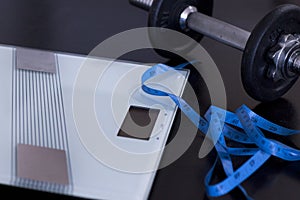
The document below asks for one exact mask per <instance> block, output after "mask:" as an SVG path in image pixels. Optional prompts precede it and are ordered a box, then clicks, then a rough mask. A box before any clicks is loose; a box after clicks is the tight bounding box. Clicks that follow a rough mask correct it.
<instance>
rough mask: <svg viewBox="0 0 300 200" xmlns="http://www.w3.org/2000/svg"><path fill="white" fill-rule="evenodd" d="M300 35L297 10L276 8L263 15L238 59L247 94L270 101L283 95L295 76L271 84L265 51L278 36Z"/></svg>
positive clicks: (266, 52)
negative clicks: (240, 62) (240, 57)
mask: <svg viewBox="0 0 300 200" xmlns="http://www.w3.org/2000/svg"><path fill="white" fill-rule="evenodd" d="M294 33H300V8H299V7H298V6H295V5H283V6H279V7H277V8H276V9H274V10H273V11H271V12H270V13H269V14H268V15H266V16H265V17H264V18H263V19H262V20H261V21H260V22H259V23H258V24H257V26H256V27H255V28H254V30H253V31H252V33H251V36H250V38H249V40H248V42H247V45H246V48H245V51H244V55H243V59H242V70H241V72H242V82H243V85H244V88H245V90H246V91H247V93H248V94H249V95H250V96H251V97H252V98H254V99H256V100H258V101H272V100H275V99H277V98H279V97H281V96H282V95H284V94H285V93H286V92H287V91H288V90H289V89H290V88H291V87H292V86H293V84H294V83H295V82H296V80H297V78H298V77H294V78H292V79H288V80H283V79H282V80H277V81H274V80H273V79H272V78H271V77H268V76H267V73H268V70H269V69H270V66H271V65H272V64H273V63H272V61H271V59H268V52H269V50H270V49H271V48H272V47H273V46H274V45H276V43H277V42H278V39H279V38H280V36H281V35H285V34H294Z"/></svg>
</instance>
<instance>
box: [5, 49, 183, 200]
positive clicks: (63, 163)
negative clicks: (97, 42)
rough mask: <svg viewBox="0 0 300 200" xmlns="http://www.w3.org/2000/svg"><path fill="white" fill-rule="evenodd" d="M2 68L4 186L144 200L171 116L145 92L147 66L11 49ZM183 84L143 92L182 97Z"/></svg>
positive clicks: (169, 77)
mask: <svg viewBox="0 0 300 200" xmlns="http://www.w3.org/2000/svg"><path fill="white" fill-rule="evenodd" d="M0 63H1V67H0V95H1V96H0V127H1V131H0V147H1V151H0V183H1V184H7V185H12V186H18V187H24V188H30V189H36V190H42V191H48V192H54V193H60V194H65V195H72V196H78V197H84V198H93V199H122V200H126V199H128V200H134V199H137V200H140V199H147V198H148V195H149V192H150V189H151V186H152V183H153V180H154V177H155V174H156V169H158V165H159V161H160V159H161V156H162V153H163V149H164V146H165V145H166V141H167V138H168V134H169V132H170V129H171V126H172V123H173V120H174V117H175V114H176V110H177V107H176V105H175V104H174V103H173V102H172V101H171V100H170V99H169V98H166V97H153V96H150V95H148V94H145V93H144V92H143V91H142V90H141V76H142V74H143V73H144V72H145V71H146V70H147V69H149V67H151V66H149V65H143V64H136V63H128V62H120V61H116V62H111V61H110V60H107V59H101V58H87V57H85V56H79V55H70V54H62V53H52V52H42V51H37V50H30V49H24V48H18V47H10V46H0ZM82 73H86V75H88V76H85V77H84V79H81V80H79V78H78V77H80V76H82ZM187 77H188V71H184V70H183V71H180V72H170V73H167V74H165V75H164V76H160V77H156V78H154V79H153V80H150V81H149V83H148V84H153V86H155V87H157V88H161V89H164V90H167V91H171V92H172V93H174V94H176V95H178V96H181V95H182V93H183V90H184V88H185V84H186V82H187ZM92 80H97V81H96V84H94V83H91V82H92ZM91 84H94V86H93V87H91ZM92 110H93V112H92V114H91V113H90V112H89V111H92ZM96 122H97V126H96V125H95V123H96Z"/></svg>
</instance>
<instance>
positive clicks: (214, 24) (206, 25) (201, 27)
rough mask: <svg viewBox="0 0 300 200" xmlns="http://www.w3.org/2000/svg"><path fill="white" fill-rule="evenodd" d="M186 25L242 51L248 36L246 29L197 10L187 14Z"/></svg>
mask: <svg viewBox="0 0 300 200" xmlns="http://www.w3.org/2000/svg"><path fill="white" fill-rule="evenodd" d="M186 26H187V27H188V28H190V29H191V30H193V31H196V32H198V33H201V34H203V35H205V36H207V37H210V38H212V39H214V40H217V41H219V42H221V43H224V44H226V45H229V46H231V47H234V48H236V49H239V50H241V51H244V49H245V46H246V43H247V41H248V39H249V37H250V32H248V31H245V30H243V29H241V28H239V27H236V26H234V25H231V24H229V23H226V22H223V21H221V20H218V19H216V18H213V17H210V16H207V15H204V14H202V13H199V12H194V13H191V14H190V15H188V17H187V20H186Z"/></svg>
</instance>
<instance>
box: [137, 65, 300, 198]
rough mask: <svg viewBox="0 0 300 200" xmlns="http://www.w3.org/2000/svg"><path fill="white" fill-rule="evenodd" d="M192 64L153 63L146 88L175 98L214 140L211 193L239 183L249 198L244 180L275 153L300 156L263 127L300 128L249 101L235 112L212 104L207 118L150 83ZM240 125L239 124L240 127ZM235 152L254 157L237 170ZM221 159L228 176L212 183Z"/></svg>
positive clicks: (284, 131)
mask: <svg viewBox="0 0 300 200" xmlns="http://www.w3.org/2000/svg"><path fill="white" fill-rule="evenodd" d="M188 64H189V63H184V64H181V65H178V66H176V67H169V66H167V65H164V64H157V65H155V66H153V67H151V68H150V69H148V70H147V71H146V72H145V73H144V74H143V76H142V89H143V91H144V92H146V93H148V94H150V95H154V96H166V97H169V98H171V99H172V100H173V101H174V102H175V103H176V105H177V106H178V108H179V109H180V110H181V111H182V112H183V113H184V114H185V115H186V116H187V117H188V118H189V119H190V120H191V121H192V122H193V124H194V125H195V126H197V127H198V129H199V130H200V131H201V132H202V133H203V134H205V135H207V136H209V137H210V138H211V139H212V140H213V142H214V144H215V149H216V151H217V153H218V156H217V159H216V161H215V163H214V164H213V166H212V168H211V169H210V170H209V172H208V173H207V175H206V178H205V187H206V192H207V195H208V196H211V197H219V196H223V195H225V194H227V193H229V192H230V191H231V190H233V189H234V188H236V187H238V188H239V189H240V190H241V191H242V192H243V194H244V195H245V197H246V198H247V199H251V197H250V196H249V195H248V194H247V192H246V190H245V189H244V188H243V187H242V186H241V183H242V182H244V181H245V180H246V179H247V178H248V177H249V176H251V175H252V174H253V173H254V172H255V171H256V170H257V169H259V168H260V167H261V166H262V165H263V164H264V163H265V162H266V161H267V160H268V159H269V158H270V157H271V156H275V157H278V158H281V159H283V160H287V161H299V160H300V150H297V149H294V148H292V147H289V146H287V145H285V144H283V143H281V142H279V141H276V140H273V139H268V138H266V137H265V135H264V133H263V131H262V130H264V131H268V132H270V133H273V134H277V135H281V136H289V135H294V134H299V133H300V131H297V130H292V129H288V128H285V127H282V126H279V125H277V124H275V123H272V122H270V121H268V120H266V119H264V118H263V117H261V116H259V115H257V114H255V113H254V112H253V111H251V110H250V109H249V108H248V107H247V106H245V105H242V106H241V107H240V108H239V109H237V110H236V112H235V113H232V112H229V111H226V110H224V109H221V108H218V107H216V106H211V107H210V108H209V109H208V111H207V112H206V114H205V115H204V118H203V117H201V116H200V115H199V114H198V113H197V112H196V111H195V110H194V109H193V108H192V107H191V106H190V105H189V104H188V103H187V102H186V101H185V100H183V99H182V98H180V97H178V96H176V95H174V94H172V93H168V92H165V91H162V90H157V89H155V88H151V87H149V86H147V84H146V82H147V80H149V79H151V78H153V77H155V76H158V75H163V74H164V73H166V72H168V71H174V70H181V69H183V68H184V67H186V66H187V65H188ZM236 128H239V130H238V129H236ZM241 130H242V131H241ZM225 138H227V139H229V140H233V141H235V142H238V143H241V144H253V145H255V146H256V147H255V148H234V147H228V146H227V145H226V140H225ZM232 155H233V156H251V157H250V158H249V159H248V160H247V161H246V162H245V163H244V164H243V165H241V166H240V167H239V168H238V169H236V170H234V168H233V162H232V159H231V156H232ZM218 160H220V161H221V164H222V167H223V170H224V172H225V174H226V176H227V178H226V179H224V180H223V181H221V182H219V183H217V184H214V185H212V184H210V182H211V179H212V176H213V172H214V169H215V167H216V165H217V162H218Z"/></svg>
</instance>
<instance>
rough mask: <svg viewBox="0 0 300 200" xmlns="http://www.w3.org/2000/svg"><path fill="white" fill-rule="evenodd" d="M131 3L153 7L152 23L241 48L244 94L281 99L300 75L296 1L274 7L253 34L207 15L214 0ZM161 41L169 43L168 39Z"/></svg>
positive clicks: (299, 9)
mask: <svg viewBox="0 0 300 200" xmlns="http://www.w3.org/2000/svg"><path fill="white" fill-rule="evenodd" d="M129 1H130V3H131V4H133V5H135V6H137V7H140V8H142V9H144V10H147V11H149V18H148V26H149V27H162V28H169V29H173V30H177V31H180V32H182V33H184V34H187V35H188V36H190V37H192V38H193V39H195V40H196V41H198V42H199V41H200V40H201V38H202V36H203V35H205V36H207V37H210V38H212V39H215V40H217V41H219V42H221V43H224V44H226V45H229V46H231V47H234V48H236V49H238V50H241V51H243V52H244V53H243V58H242V64H241V67H242V69H241V75H242V82H243V85H244V88H245V90H246V92H247V93H248V94H249V95H250V96H251V97H252V98H254V99H256V100H258V101H263V102H265V101H273V100H275V99H278V98H280V97H281V96H282V95H284V94H285V93H286V92H287V91H288V90H289V89H290V88H291V87H292V86H293V84H294V83H295V82H296V80H297V79H298V76H299V75H300V7H298V6H296V5H290V4H286V5H282V6H279V7H277V8H275V9H274V10H272V11H271V12H270V13H268V14H267V15H266V16H265V17H264V18H263V19H262V20H261V21H260V22H259V23H258V24H257V25H256V26H255V28H254V29H253V31H252V32H251V33H250V32H248V31H245V30H243V29H241V28H238V27H236V26H233V25H231V24H228V23H226V22H223V21H220V20H218V19H215V18H213V17H211V16H209V15H211V13H212V8H213V1H212V0H129ZM152 37H153V36H152ZM155 37H159V35H155ZM159 41H160V42H170V41H168V38H163V39H160V40H159ZM176 45H177V44H175V47H174V49H176V50H177V51H178V52H180V51H187V50H190V49H192V48H193V47H192V46H189V44H178V46H176ZM157 52H158V53H159V54H161V55H162V56H165V57H170V56H172V54H168V53H166V52H164V51H161V50H157Z"/></svg>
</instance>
